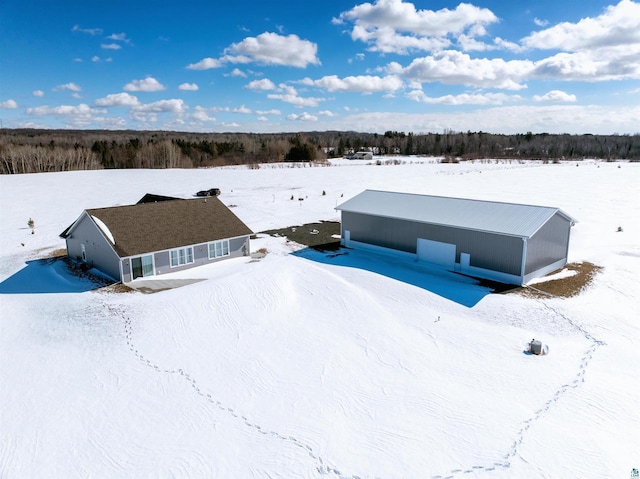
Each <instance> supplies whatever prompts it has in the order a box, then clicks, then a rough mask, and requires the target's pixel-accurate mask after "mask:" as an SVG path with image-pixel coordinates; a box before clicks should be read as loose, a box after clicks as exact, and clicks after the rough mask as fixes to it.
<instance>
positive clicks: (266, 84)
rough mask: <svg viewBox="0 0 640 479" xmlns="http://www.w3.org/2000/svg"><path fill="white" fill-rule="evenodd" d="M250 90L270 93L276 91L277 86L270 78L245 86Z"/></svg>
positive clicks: (254, 81)
mask: <svg viewBox="0 0 640 479" xmlns="http://www.w3.org/2000/svg"><path fill="white" fill-rule="evenodd" d="M245 88H247V89H248V90H258V91H268V90H275V89H276V85H275V84H274V83H273V82H272V81H271V80H269V79H268V78H262V79H260V80H253V81H251V82H249V83H247V84H246V85H245Z"/></svg>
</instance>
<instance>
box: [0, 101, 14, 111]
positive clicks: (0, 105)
mask: <svg viewBox="0 0 640 479" xmlns="http://www.w3.org/2000/svg"><path fill="white" fill-rule="evenodd" d="M0 108H7V109H9V110H14V109H16V108H18V104H17V103H16V101H15V100H11V99H9V100H6V101H3V102H0Z"/></svg>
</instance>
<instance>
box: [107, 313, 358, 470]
mask: <svg viewBox="0 0 640 479" xmlns="http://www.w3.org/2000/svg"><path fill="white" fill-rule="evenodd" d="M107 308H108V309H109V311H110V313H112V314H114V315H117V316H120V317H121V318H122V319H123V320H124V332H125V338H126V343H127V347H128V348H129V350H130V351H131V352H132V353H133V354H134V355H135V357H136V358H137V359H138V360H139V361H140V362H141V363H142V364H144V365H145V366H147V367H148V368H150V369H152V370H153V371H155V372H156V373H162V374H170V375H176V376H181V377H182V378H184V380H185V381H187V382H188V383H189V384H190V385H191V387H192V389H193V392H195V393H196V394H197V395H198V396H200V397H201V398H203V399H204V400H205V401H207V402H208V403H210V404H211V405H212V406H215V407H216V408H218V409H219V410H220V411H221V412H223V413H224V414H227V415H229V416H231V417H233V418H235V419H237V420H238V421H242V422H243V423H244V425H245V426H246V427H248V428H250V429H253V430H254V431H255V432H256V433H258V434H261V435H263V436H269V437H271V438H273V439H276V440H281V441H284V442H289V443H291V444H293V445H294V446H296V447H298V448H300V449H302V450H304V451H305V452H306V453H307V455H308V456H309V457H310V458H311V459H313V460H314V461H315V462H316V463H317V466H316V471H317V472H318V473H320V474H322V475H330V476H333V477H337V478H339V479H363V477H362V476H355V475H343V474H342V473H341V472H340V470H338V469H337V468H335V467H332V466H330V465H329V464H328V463H327V461H326V460H325V459H324V458H323V457H322V456H321V455H320V454H318V453H317V452H315V450H314V449H313V448H312V447H311V446H309V445H308V444H306V443H305V442H304V441H302V440H300V439H298V438H296V437H295V436H289V435H285V434H281V433H280V432H278V431H274V430H269V429H265V428H263V427H262V426H260V425H259V424H257V423H256V422H254V421H251V420H250V419H249V418H247V417H246V416H244V415H242V414H240V413H238V412H237V411H236V410H235V409H233V408H231V407H228V406H227V405H225V404H223V403H222V402H220V401H219V400H218V399H216V398H215V397H214V396H212V395H211V394H210V393H208V392H205V391H203V390H202V389H201V388H200V386H199V385H198V382H197V381H196V380H195V378H193V377H192V376H191V375H190V374H189V373H188V372H187V371H185V370H184V369H182V368H178V369H164V368H161V367H160V366H158V365H157V364H155V363H154V362H152V361H151V360H150V359H148V358H146V357H145V356H144V355H143V354H142V353H141V352H140V351H139V350H138V349H137V348H136V346H135V344H134V343H133V339H132V336H133V329H132V325H131V318H130V317H129V316H127V314H126V313H124V312H123V311H121V310H120V309H118V308H115V307H113V306H107Z"/></svg>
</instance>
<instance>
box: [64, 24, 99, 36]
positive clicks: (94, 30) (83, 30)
mask: <svg viewBox="0 0 640 479" xmlns="http://www.w3.org/2000/svg"><path fill="white" fill-rule="evenodd" d="M71 31H72V32H80V33H88V34H89V35H92V36H93V35H102V28H80V25H74V26H73V28H72V29H71Z"/></svg>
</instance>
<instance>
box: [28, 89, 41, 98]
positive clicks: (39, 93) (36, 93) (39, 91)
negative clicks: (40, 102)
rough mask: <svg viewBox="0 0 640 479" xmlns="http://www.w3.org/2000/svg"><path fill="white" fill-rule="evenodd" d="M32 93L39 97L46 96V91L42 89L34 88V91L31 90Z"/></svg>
mask: <svg viewBox="0 0 640 479" xmlns="http://www.w3.org/2000/svg"><path fill="white" fill-rule="evenodd" d="M31 94H32V95H33V96H37V97H43V96H44V92H43V91H42V90H33V91H32V92H31Z"/></svg>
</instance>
